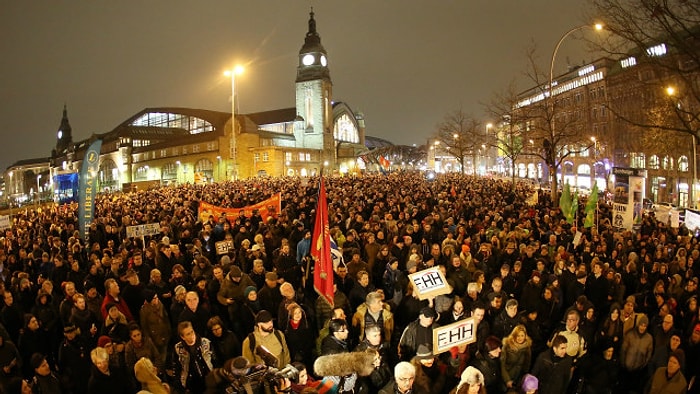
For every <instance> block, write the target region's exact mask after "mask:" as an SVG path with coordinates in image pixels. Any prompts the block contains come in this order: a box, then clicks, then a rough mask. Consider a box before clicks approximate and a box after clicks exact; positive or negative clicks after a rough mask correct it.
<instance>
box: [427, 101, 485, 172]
mask: <svg viewBox="0 0 700 394" xmlns="http://www.w3.org/2000/svg"><path fill="white" fill-rule="evenodd" d="M434 138H435V140H436V141H439V146H440V149H441V150H442V151H444V152H446V153H447V154H448V155H450V156H452V157H454V158H455V159H457V161H459V164H460V167H461V168H462V173H466V166H465V165H464V162H465V158H466V157H468V156H471V157H472V166H473V168H474V173H475V174H476V157H477V154H478V152H479V151H480V149H482V145H485V144H486V143H487V142H488V141H487V138H486V128H485V126H483V125H482V124H481V122H479V121H478V120H476V119H475V118H473V117H472V116H471V115H467V114H466V113H465V112H464V111H463V110H462V109H461V108H460V109H459V110H455V111H453V112H450V113H448V114H447V115H445V118H444V119H443V121H442V122H440V123H438V125H437V127H436V131H435V134H434ZM436 148H437V147H436Z"/></svg>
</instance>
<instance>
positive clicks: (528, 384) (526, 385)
mask: <svg viewBox="0 0 700 394" xmlns="http://www.w3.org/2000/svg"><path fill="white" fill-rule="evenodd" d="M539 387H540V381H539V380H537V378H536V377H535V376H533V375H530V374H527V375H525V376H524V377H523V385H522V388H523V391H525V392H527V391H532V390H537V389H539Z"/></svg>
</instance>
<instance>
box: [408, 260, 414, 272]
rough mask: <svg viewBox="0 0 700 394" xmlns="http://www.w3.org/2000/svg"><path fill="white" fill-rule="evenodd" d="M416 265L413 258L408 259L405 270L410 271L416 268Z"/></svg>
mask: <svg viewBox="0 0 700 394" xmlns="http://www.w3.org/2000/svg"><path fill="white" fill-rule="evenodd" d="M416 265H417V264H416V262H415V260H408V262H406V271H410V270H411V269H412V268H416Z"/></svg>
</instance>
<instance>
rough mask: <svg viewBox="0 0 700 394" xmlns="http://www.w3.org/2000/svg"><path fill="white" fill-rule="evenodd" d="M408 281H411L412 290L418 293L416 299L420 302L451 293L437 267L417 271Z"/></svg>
mask: <svg viewBox="0 0 700 394" xmlns="http://www.w3.org/2000/svg"><path fill="white" fill-rule="evenodd" d="M408 279H409V280H410V281H411V285H413V289H414V290H415V291H416V292H417V293H418V299H420V300H425V299H426V298H430V297H435V296H439V295H441V294H449V293H450V292H451V291H452V289H451V288H450V286H448V285H447V280H446V279H445V276H444V275H442V271H440V269H439V268H438V267H433V268H428V269H425V270H422V271H418V272H416V273H415V274H411V275H409V276H408Z"/></svg>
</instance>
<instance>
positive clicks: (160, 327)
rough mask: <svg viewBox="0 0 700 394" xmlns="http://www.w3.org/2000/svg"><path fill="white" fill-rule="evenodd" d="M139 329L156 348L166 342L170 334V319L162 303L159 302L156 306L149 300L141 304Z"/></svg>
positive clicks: (164, 344)
mask: <svg viewBox="0 0 700 394" xmlns="http://www.w3.org/2000/svg"><path fill="white" fill-rule="evenodd" d="M141 330H143V334H144V335H145V336H148V337H149V338H150V339H151V341H152V342H153V344H154V345H156V347H157V348H160V347H162V346H166V345H167V344H168V342H169V341H170V336H171V328H170V321H169V320H168V314H167V313H166V312H165V306H164V305H163V304H162V303H160V302H159V303H158V305H157V306H153V305H152V304H151V303H149V302H147V303H144V304H143V306H142V307H141Z"/></svg>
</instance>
